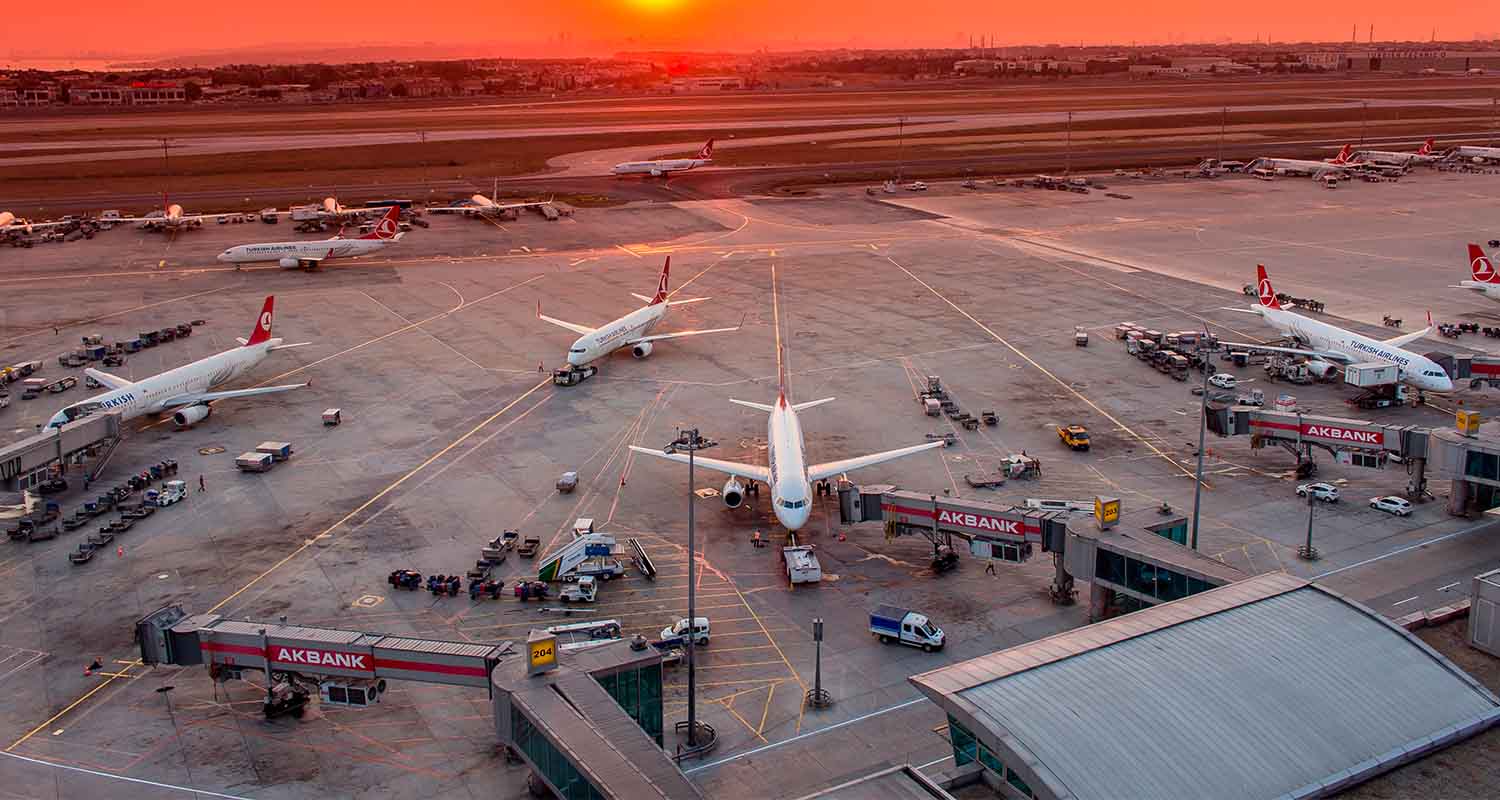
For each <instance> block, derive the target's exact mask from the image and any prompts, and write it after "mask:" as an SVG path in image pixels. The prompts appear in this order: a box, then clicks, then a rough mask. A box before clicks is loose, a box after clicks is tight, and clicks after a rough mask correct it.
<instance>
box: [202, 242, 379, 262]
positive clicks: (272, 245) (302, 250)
mask: <svg viewBox="0 0 1500 800" xmlns="http://www.w3.org/2000/svg"><path fill="white" fill-rule="evenodd" d="M395 241H396V240H395V239H337V238H335V239H324V240H322V241H317V242H266V243H264V244H242V245H238V246H236V247H231V248H229V249H228V250H225V251H224V252H222V253H220V254H219V260H220V261H223V262H226V263H230V264H253V263H256V262H259V261H278V262H279V261H282V260H283V259H291V260H293V261H296V260H302V259H317V260H320V261H321V260H327V259H330V258H357V257H359V256H365V255H369V254H370V253H375V252H378V251H380V250H384V249H385V248H386V246H387V245H389V244H391V243H392V242H395ZM294 266H295V265H294Z"/></svg>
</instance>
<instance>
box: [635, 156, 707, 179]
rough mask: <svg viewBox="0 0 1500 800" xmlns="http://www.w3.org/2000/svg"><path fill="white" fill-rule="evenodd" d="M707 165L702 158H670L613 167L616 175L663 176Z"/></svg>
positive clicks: (705, 160)
mask: <svg viewBox="0 0 1500 800" xmlns="http://www.w3.org/2000/svg"><path fill="white" fill-rule="evenodd" d="M707 163H709V161H708V159H703V158H670V159H664V160H661V161H627V162H625V163H623V164H616V165H615V166H614V170H613V172H614V174H616V175H665V174H667V173H669V172H682V171H683V170H689V169H694V168H697V167H701V166H703V165H704V164H707Z"/></svg>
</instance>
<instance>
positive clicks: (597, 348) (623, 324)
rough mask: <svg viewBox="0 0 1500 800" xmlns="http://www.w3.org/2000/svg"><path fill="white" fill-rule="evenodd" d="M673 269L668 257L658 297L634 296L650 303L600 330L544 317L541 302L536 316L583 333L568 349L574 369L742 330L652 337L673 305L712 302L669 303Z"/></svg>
mask: <svg viewBox="0 0 1500 800" xmlns="http://www.w3.org/2000/svg"><path fill="white" fill-rule="evenodd" d="M671 270H672V257H671V256H667V263H666V264H664V265H662V268H661V279H660V280H659V281H658V282H657V284H656V296H655V297H647V296H645V295H643V294H633V293H632V294H633V296H634V297H636V298H638V299H640V300H644V301H646V305H645V306H642V307H641V308H638V309H636V310H634V311H632V312H630V313H629V314H626V315H625V316H623V317H620V318H619V319H617V320H615V321H613V322H607V323H605V324H603V325H600V326H599V327H597V328H591V327H589V326H587V325H579V324H576V323H572V322H564V321H563V320H560V319H554V318H552V317H547V316H543V315H542V304H541V303H537V304H536V317H537V319H539V320H542V321H543V322H550V323H552V324H553V325H556V326H558V327H559V328H567V329H568V330H570V331H572V332H574V333H577V334H580V335H579V337H578V341H576V342H574V343H573V346H572V347H569V348H568V364H570V365H571V366H574V367H582V366H585V365H587V364H588V363H589V362H592V361H595V360H597V359H600V358H603V357H605V356H607V355H609V354H610V353H613V352H614V351H616V350H619V349H621V348H624V347H628V348H630V352H631V354H632V355H634V356H635V357H636V358H645V357H646V356H649V355H651V351H652V350H653V349H654V347H655V343H656V342H660V341H663V340H666V339H680V338H682V337H684V336H698V335H700V334H704V333H728V332H730V331H737V330H739V329H740V326H738V325H736V326H734V327H733V328H709V329H707V330H697V331H677V332H675V333H658V334H655V335H652V333H651V329H652V328H655V327H656V326H657V325H659V324H661V321H662V320H664V319H666V318H667V311H668V309H670V308H672V307H673V306H685V305H687V304H688V303H701V302H703V301H704V300H707V299H708V298H707V297H695V298H693V299H691V300H668V299H667V278H668V275H669V273H670V272H671Z"/></svg>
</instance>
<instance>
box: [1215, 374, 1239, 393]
mask: <svg viewBox="0 0 1500 800" xmlns="http://www.w3.org/2000/svg"><path fill="white" fill-rule="evenodd" d="M1238 383H1239V381H1238V380H1236V379H1235V377H1234V376H1233V375H1230V374H1229V373H1227V372H1220V373H1219V374H1217V375H1214V376H1212V377H1210V378H1209V379H1208V385H1209V386H1217V387H1219V388H1220V389H1233V388H1234V387H1235V386H1236V385H1237V384H1238Z"/></svg>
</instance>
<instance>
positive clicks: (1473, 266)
mask: <svg viewBox="0 0 1500 800" xmlns="http://www.w3.org/2000/svg"><path fill="white" fill-rule="evenodd" d="M1469 273H1470V274H1471V275H1473V276H1474V280H1476V281H1478V282H1480V283H1500V276H1497V275H1495V265H1494V264H1492V263H1490V257H1489V256H1487V255H1485V254H1484V250H1482V249H1481V248H1480V247H1479V245H1477V244H1474V243H1473V242H1470V243H1469Z"/></svg>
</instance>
